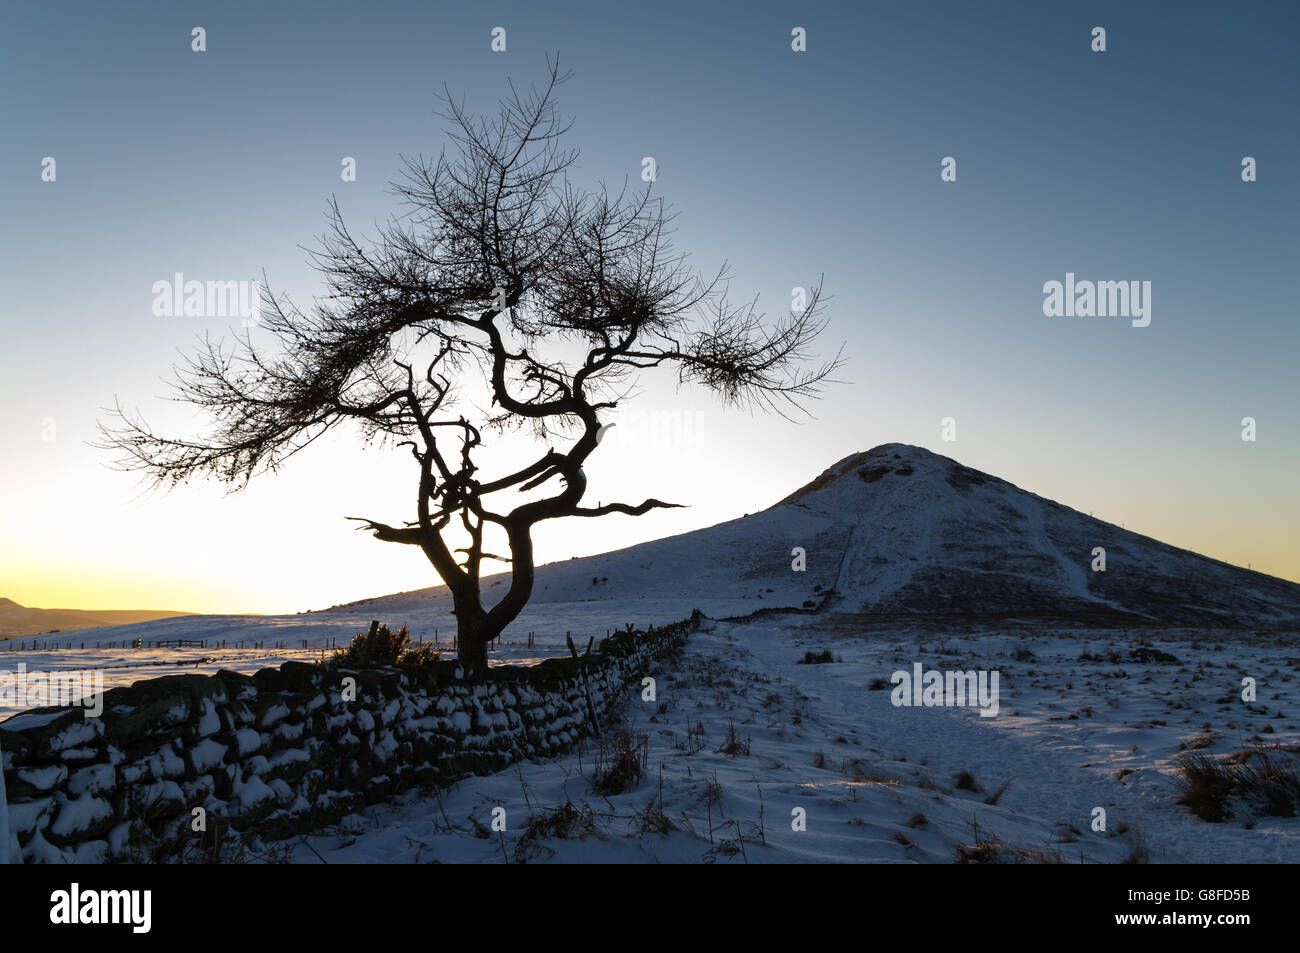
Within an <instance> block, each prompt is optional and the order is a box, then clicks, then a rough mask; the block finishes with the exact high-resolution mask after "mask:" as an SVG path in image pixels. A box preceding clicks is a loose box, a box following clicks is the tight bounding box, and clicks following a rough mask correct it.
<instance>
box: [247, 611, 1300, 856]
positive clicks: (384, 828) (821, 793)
mask: <svg viewBox="0 0 1300 953" xmlns="http://www.w3.org/2000/svg"><path fill="white" fill-rule="evenodd" d="M827 648H829V649H830V650H831V652H832V654H833V656H834V657H836V658H842V659H843V661H837V662H834V663H830V664H811V665H809V664H799V661H800V659H802V657H803V653H804V652H805V651H813V652H820V651H821V650H823V649H827ZM1112 649H1113V650H1115V651H1116V653H1117V656H1116V661H1111V660H1110V659H1109V656H1108V653H1109V652H1110V651H1111V650H1112ZM1152 650H1155V651H1158V652H1160V653H1165V654H1166V655H1168V656H1172V657H1173V658H1175V659H1177V661H1176V662H1174V661H1167V660H1166V661H1161V660H1160V659H1162V658H1163V656H1157V655H1154V653H1153V652H1152ZM1017 651H1019V660H1017V658H1016V653H1017ZM1026 653H1028V654H1026ZM1084 653H1088V654H1089V655H1092V654H1093V653H1101V655H1102V656H1103V657H1102V658H1101V659H1100V660H1096V661H1094V660H1091V659H1088V658H1085V660H1083V661H1081V660H1080V658H1079V657H1080V655H1082V654H1084ZM1133 653H1136V655H1135V654H1133ZM1297 655H1298V653H1297V652H1296V651H1295V650H1294V649H1288V650H1284V651H1279V650H1278V649H1277V648H1275V647H1273V646H1271V645H1270V644H1268V643H1267V642H1264V641H1259V642H1256V641H1253V640H1251V639H1243V638H1242V637H1241V636H1240V635H1237V636H1235V637H1231V638H1230V637H1229V636H1227V635H1224V637H1223V641H1222V642H1216V641H1213V640H1207V639H1205V638H1204V637H1200V638H1198V637H1197V636H1196V635H1195V634H1190V633H1189V635H1188V637H1187V638H1179V637H1174V638H1168V639H1161V640H1159V641H1150V642H1148V641H1147V640H1145V639H1141V638H1138V637H1134V638H1128V637H1122V636H1116V635H1115V634H1113V633H1108V634H1104V635H1103V634H1102V633H1087V632H1083V633H1069V634H1061V635H1054V636H1041V635H1040V636H1035V635H1015V636H1012V635H1009V634H1000V635H968V636H952V637H946V638H943V639H939V638H936V637H934V636H921V637H918V636H915V635H913V636H908V637H905V638H899V637H894V638H884V637H880V636H872V637H870V638H860V637H853V636H852V635H848V634H845V633H843V632H838V633H835V634H833V635H830V634H828V633H826V632H818V631H815V630H810V629H805V630H794V629H792V628H791V627H790V626H789V625H788V624H780V623H775V622H768V623H758V624H717V625H714V626H713V627H712V631H709V632H701V633H699V634H697V635H695V636H692V638H691V640H690V642H689V643H688V648H687V650H686V652H685V654H684V658H683V659H682V661H681V663H680V664H679V665H678V666H676V667H673V668H667V669H665V671H663V672H662V673H658V684H657V698H656V701H655V703H653V704H649V703H646V702H644V701H642V700H641V697H640V694H639V693H638V692H637V691H634V690H629V693H628V698H629V703H628V708H627V713H626V717H627V727H628V729H629V732H630V736H631V738H632V739H633V742H634V743H635V744H637V745H640V746H643V748H642V751H641V758H642V760H643V763H644V772H643V775H642V777H641V778H640V779H639V780H638V781H637V782H635V784H634V785H633V786H632V787H630V789H629V790H626V791H624V792H623V793H618V794H613V793H603V794H602V793H600V792H598V791H597V790H596V779H598V778H599V777H600V776H601V775H602V774H603V773H604V772H605V771H606V770H607V768H608V765H609V763H610V761H611V757H612V755H611V749H612V747H613V746H612V745H611V744H606V746H605V750H604V752H602V750H601V745H600V743H599V742H597V741H595V740H591V741H589V742H587V743H585V744H584V745H583V748H582V749H581V750H580V751H578V752H575V753H573V754H571V755H569V756H567V757H564V758H562V759H558V760H556V761H552V762H546V763H529V764H523V765H520V766H517V767H515V768H511V769H509V770H506V771H502V772H500V773H498V774H496V775H492V776H488V777H480V778H473V779H470V780H467V781H464V782H462V783H461V784H459V785H457V786H456V787H454V788H453V789H451V790H447V791H443V792H441V793H439V794H436V795H435V794H423V795H422V794H419V793H417V792H411V793H409V794H408V795H407V796H405V797H403V798H401V799H398V800H397V801H394V802H391V803H389V804H387V805H383V806H379V807H375V808H371V809H368V810H367V812H366V813H365V814H364V815H357V816H353V817H351V818H349V819H347V820H345V822H343V823H342V824H340V825H339V826H338V827H337V828H336V829H334V830H331V831H330V832H328V833H324V834H321V835H317V836H313V837H309V838H306V839H304V840H302V841H301V842H290V843H287V844H284V845H282V846H281V847H279V848H275V849H273V851H272V853H270V854H267V855H265V856H267V857H268V858H272V857H273V858H275V859H284V860H292V861H295V862H302V863H320V862H322V861H323V862H328V863H371V862H383V863H394V862H402V863H428V862H486V863H500V862H506V861H509V862H518V861H525V862H539V861H556V862H577V861H583V862H591V861H603V862H700V861H703V862H726V863H747V862H754V863H758V862H805V861H828V862H862V861H868V862H883V863H951V862H953V861H954V860H956V859H957V858H958V856H959V855H960V854H962V853H963V852H965V853H966V854H969V855H974V856H988V855H989V854H996V855H998V857H999V858H1000V859H1002V860H1009V861H1015V860H1022V861H1025V862H1034V863H1038V862H1058V861H1059V862H1063V863H1078V862H1080V861H1082V862H1085V863H1087V862H1097V863H1118V862H1123V861H1126V860H1128V861H1130V862H1133V861H1149V862H1152V863H1180V862H1208V863H1215V862H1284V863H1295V862H1300V822H1298V821H1297V820H1296V819H1295V818H1286V819H1284V818H1275V817H1268V816H1264V815H1261V816H1255V815H1253V814H1252V813H1251V811H1250V809H1249V807H1248V806H1244V805H1242V806H1239V807H1238V813H1237V814H1236V815H1235V816H1234V817H1233V818H1232V819H1231V820H1229V821H1227V822H1225V823H1220V824H1210V823H1207V822H1205V821H1202V820H1200V819H1199V818H1197V817H1195V816H1194V815H1193V814H1191V813H1190V812H1189V811H1188V810H1187V809H1186V808H1184V807H1181V806H1180V805H1179V804H1178V803H1177V802H1178V799H1179V796H1180V790H1179V784H1178V780H1177V778H1176V776H1175V767H1174V764H1175V761H1176V759H1177V758H1179V757H1180V756H1182V755H1184V754H1186V753H1187V752H1188V751H1192V750H1197V751H1205V752H1209V753H1226V752H1234V751H1239V750H1241V749H1242V748H1243V747H1248V746H1252V747H1264V746H1271V745H1283V746H1285V745H1295V744H1296V742H1297V722H1298V721H1300V719H1296V718H1294V717H1293V716H1294V715H1295V713H1296V711H1297V702H1298V701H1300V698H1297V687H1298V683H1297V677H1296V676H1297V670H1298V667H1300V657H1297ZM1135 658H1136V659H1142V658H1148V659H1152V658H1153V659H1155V660H1154V661H1133V659H1135ZM917 661H920V662H922V663H923V664H924V665H925V667H926V668H937V669H945V670H947V669H962V670H967V669H985V670H994V669H996V670H998V671H999V672H1000V673H1001V680H1000V687H1001V711H1000V713H999V714H998V716H997V717H992V718H982V717H980V715H979V713H978V711H976V710H973V709H954V708H923V707H919V708H907V707H895V706H894V705H893V704H892V703H891V687H890V686H888V685H886V687H884V688H880V687H873V683H875V684H876V685H877V686H878V685H879V680H881V679H884V680H885V681H886V682H887V681H888V679H889V677H890V675H891V674H892V673H893V672H894V671H895V670H897V669H909V668H910V667H911V665H912V664H913V663H914V662H917ZM1246 675H1252V676H1254V677H1256V678H1257V679H1258V683H1259V701H1258V702H1257V703H1255V704H1252V705H1247V704H1245V703H1243V702H1241V701H1240V698H1239V688H1240V683H1241V678H1242V677H1244V676H1246ZM1098 807H1101V808H1104V809H1105V812H1106V830H1105V831H1104V832H1101V831H1095V830H1093V818H1094V809H1095V808H1098ZM494 808H503V809H504V811H505V814H504V824H505V830H504V831H494V830H493V829H492V822H493V817H494V813H493V809H494ZM796 808H803V809H804V812H805V819H806V829H805V830H802V831H795V830H794V829H793V828H792V823H793V820H794V816H793V814H792V812H793V811H794V809H796ZM498 816H500V815H499V814H498ZM498 826H499V825H498Z"/></svg>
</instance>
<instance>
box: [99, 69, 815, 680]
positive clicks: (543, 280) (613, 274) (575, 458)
mask: <svg viewBox="0 0 1300 953" xmlns="http://www.w3.org/2000/svg"><path fill="white" fill-rule="evenodd" d="M565 79H567V75H562V74H561V73H560V72H559V67H558V61H557V62H556V63H554V64H550V68H549V80H548V82H546V83H545V84H544V85H543V86H542V87H540V88H536V87H534V88H531V89H530V90H529V91H528V92H526V93H525V92H521V91H520V90H518V89H516V88H515V87H514V85H513V84H512V85H511V87H510V95H509V96H508V97H506V98H504V99H502V100H501V101H500V104H499V112H498V113H497V114H496V115H495V116H492V117H490V118H486V117H478V116H474V115H471V114H469V113H468V112H466V110H465V107H464V105H463V103H462V104H457V103H456V102H455V101H454V100H453V99H452V98H451V96H450V95H449V94H448V95H445V96H444V98H443V102H444V103H445V109H444V111H443V112H442V113H441V115H442V116H443V118H444V119H446V120H448V122H449V126H450V128H449V129H448V135H449V136H450V139H451V141H452V148H451V149H450V153H451V154H450V155H449V154H448V151H447V150H444V152H443V153H442V155H440V157H439V158H438V159H437V160H436V161H435V162H429V161H426V160H425V159H424V158H418V159H415V160H407V161H406V168H405V171H404V177H403V179H402V180H401V181H400V182H398V183H396V184H395V186H394V188H395V191H396V192H397V194H398V195H399V196H400V197H401V198H402V199H403V202H404V205H405V207H406V212H405V214H404V215H402V216H400V217H398V218H395V219H394V220H392V221H390V222H388V223H387V224H386V225H384V226H381V227H380V228H379V233H378V236H377V237H376V238H374V239H372V240H370V241H367V242H360V241H357V240H354V238H353V236H352V234H351V233H350V232H349V230H348V229H347V227H345V225H344V223H343V219H342V216H341V215H340V213H339V209H338V206H337V204H336V203H334V202H331V205H330V229H329V231H328V232H327V234H326V235H325V237H324V238H323V240H322V244H321V247H320V249H319V250H317V251H316V252H313V253H312V254H313V261H314V264H315V265H316V267H317V268H319V270H320V271H321V272H322V273H323V274H324V276H325V278H326V284H327V287H328V294H327V295H325V296H324V297H322V298H321V299H319V300H317V301H316V302H315V303H314V305H313V307H312V308H311V309H310V312H309V313H308V312H304V311H302V310H300V309H298V308H297V307H295V306H294V305H293V304H292V302H290V301H288V300H287V299H282V298H279V297H275V296H272V300H271V302H270V305H269V307H268V309H267V310H268V312H269V313H267V314H265V315H264V316H263V319H262V323H261V325H260V326H261V327H262V328H263V329H265V330H266V331H268V332H269V333H270V336H271V339H272V340H273V341H274V342H275V344H276V345H277V347H276V350H275V352H274V353H273V354H272V355H268V354H267V353H265V352H264V350H263V349H260V348H258V347H255V346H254V345H253V342H252V338H251V334H250V335H246V336H245V337H244V338H243V339H242V340H240V341H239V342H238V344H237V345H236V347H235V348H234V349H233V350H232V351H229V352H228V351H227V350H226V349H225V348H224V346H222V345H221V344H213V343H212V341H211V340H208V341H206V342H205V344H204V346H202V347H200V348H199V349H198V351H197V352H196V353H195V354H194V355H193V356H192V357H190V358H188V361H187V363H186V364H185V365H184V366H182V367H179V368H177V372H176V382H175V387H176V390H177V392H178V397H179V399H182V400H184V401H187V402H190V403H192V404H195V405H197V406H199V407H202V408H204V409H205V410H206V411H208V412H209V414H210V416H211V418H212V421H213V427H212V429H211V431H210V433H209V434H207V435H206V436H204V437H202V438H199V439H174V438H170V437H166V436H163V435H160V434H158V433H156V432H155V431H153V430H152V429H150V427H149V426H148V425H147V424H146V423H145V422H144V421H143V419H141V418H139V417H138V416H136V417H135V418H134V419H133V418H132V417H131V416H130V415H128V414H126V413H125V412H123V410H122V408H121V406H120V405H119V406H118V407H117V409H116V412H115V418H116V420H115V422H114V425H113V426H108V425H102V426H101V430H102V433H103V437H104V439H103V440H102V441H101V446H106V447H109V448H112V449H115V450H117V451H119V452H120V454H121V456H120V458H119V461H118V463H119V465H120V466H122V467H124V468H127V469H138V470H143V471H145V472H146V473H147V474H148V475H149V476H150V477H151V479H152V481H153V483H155V484H156V485H159V486H162V487H164V488H169V487H171V486H174V485H176V484H177V483H179V482H183V481H187V480H188V479H190V478H191V477H193V476H196V475H204V476H215V477H216V478H218V479H219V480H221V481H223V482H224V483H226V484H227V485H228V486H229V487H230V488H231V489H235V490H237V489H242V488H243V486H245V485H247V482H248V480H249V479H250V478H252V477H253V476H254V475H256V474H258V473H261V472H269V471H274V470H276V469H277V468H278V467H279V466H280V465H281V464H283V463H284V461H285V460H286V459H288V458H289V457H291V456H293V455H294V454H295V453H297V452H298V451H299V450H301V449H303V448H304V447H306V446H307V445H308V444H310V443H311V442H312V441H314V440H315V439H316V438H318V437H319V436H321V435H322V434H323V433H325V432H326V431H327V430H329V429H330V428H331V427H334V426H336V425H338V424H342V423H347V422H355V423H357V424H359V425H360V429H361V432H362V435H363V436H364V437H365V438H366V439H367V440H374V439H376V438H378V439H379V440H381V441H382V440H391V441H394V442H396V443H397V444H398V445H399V446H405V447H409V448H410V452H411V454H412V456H413V457H414V458H415V462H416V464H417V465H418V468H419V488H418V492H417V494H416V500H415V503H416V519H415V520H414V521H413V522H408V523H405V524H402V525H390V524H387V523H381V522H377V521H375V520H371V519H365V520H362V522H363V523H364V524H365V526H364V528H368V529H370V530H371V531H373V533H374V535H375V537H376V538H378V539H381V540H384V541H387V542H393V543H403V544H409V545H413V546H419V547H420V548H421V549H422V550H423V551H424V554H425V556H427V557H428V559H429V561H430V562H431V563H432V564H433V567H434V569H435V570H436V571H437V573H438V575H439V576H440V577H441V579H442V580H443V582H444V583H446V585H447V587H448V588H449V590H450V592H451V597H452V600H453V604H454V611H455V615H456V620H457V629H458V635H459V651H460V658H461V660H462V661H463V662H464V663H466V665H467V667H468V668H469V669H470V670H472V671H479V670H481V669H483V668H484V667H485V666H486V664H487V645H488V643H489V642H490V641H491V640H492V639H494V638H496V637H497V636H498V635H499V634H500V633H501V632H502V630H503V629H504V628H505V626H506V625H507V624H509V623H510V622H511V621H512V620H513V619H515V618H516V617H517V616H518V615H519V612H520V610H521V609H523V607H524V605H525V604H526V603H527V601H528V599H529V597H530V595H531V593H532V588H533V535H532V534H533V527H534V526H536V525H537V524H538V523H540V522H542V521H543V520H551V519H558V518H560V517H595V516H604V515H606V514H610V513H625V514H629V515H633V516H639V515H641V514H643V513H646V512H648V511H650V510H652V509H656V508H660V507H670V506H674V505H676V504H671V503H665V502H662V501H660V500H657V499H647V500H643V501H641V502H640V503H635V504H632V503H605V504H603V505H598V506H583V505H581V504H582V499H583V495H584V492H585V491H586V488H587V477H586V475H585V474H584V472H583V467H584V466H585V465H586V462H587V458H588V457H589V456H590V455H591V454H592V452H593V451H594V450H595V449H596V447H597V444H598V442H599V435H600V430H601V420H600V415H601V412H602V411H607V410H609V409H611V408H614V407H616V406H617V405H618V403H619V401H620V400H621V399H623V398H625V397H626V395H627V392H628V388H629V385H630V384H631V383H632V381H633V380H634V375H636V374H637V373H639V372H640V371H641V370H643V369H647V368H656V367H661V366H666V367H672V368H675V369H676V371H677V373H678V377H679V380H680V381H682V382H689V383H696V384H700V385H703V386H704V387H705V388H708V389H710V390H712V391H714V392H715V393H716V394H717V395H719V396H720V398H721V399H722V400H723V401H724V402H726V403H730V404H740V405H748V406H754V405H757V406H760V407H761V408H763V409H766V410H774V411H776V412H778V413H781V412H783V411H785V410H786V409H788V408H792V407H793V408H798V407H800V406H801V402H802V400H803V399H804V398H808V397H811V396H814V395H815V394H816V393H817V391H818V390H819V389H820V387H821V385H823V384H824V383H826V382H827V381H828V380H829V377H828V375H830V374H831V373H832V372H833V370H834V368H836V367H837V366H838V365H839V363H840V361H839V358H838V356H837V357H836V358H835V359H834V360H832V361H828V362H824V363H820V364H816V365H815V366H812V367H805V366H804V364H805V361H806V360H807V359H808V358H809V355H808V354H807V353H806V351H807V349H808V346H809V344H810V342H811V341H812V340H813V338H814V337H815V336H816V335H817V334H818V333H819V332H820V331H821V329H822V328H823V326H824V318H823V317H822V316H821V313H820V312H821V308H820V306H819V296H820V285H818V287H817V288H815V289H813V291H812V292H811V293H810V295H809V300H808V303H807V307H805V308H804V309H802V310H800V311H798V312H792V313H791V314H790V315H789V316H788V317H784V318H782V319H781V320H779V321H776V322H773V323H770V324H769V323H768V322H766V320H765V318H764V316H763V315H761V314H760V313H758V312H757V311H756V309H755V307H754V304H753V303H750V304H747V305H742V306H732V305H730V304H729V303H728V301H727V298H726V289H725V276H724V273H723V272H719V273H718V274H717V275H716V276H715V277H713V278H712V279H709V280H705V279H703V278H701V277H700V276H699V275H698V274H696V273H695V272H694V271H693V270H692V269H691V268H689V267H688V266H687V264H686V261H685V256H684V255H682V254H679V253H677V252H676V251H674V249H673V247H672V245H671V243H670V241H669V238H668V225H669V223H670V221H671V217H672V216H671V215H669V214H668V213H667V212H666V210H665V208H664V206H663V204H662V201H660V200H658V199H652V198H651V196H650V191H649V188H647V189H646V191H645V192H643V193H642V192H637V193H630V192H629V191H628V189H627V188H626V187H625V188H624V189H623V190H622V191H620V192H619V193H617V194H614V193H611V192H610V191H609V190H608V189H606V188H605V187H604V186H601V187H600V188H598V189H596V190H593V191H580V190H578V189H575V188H574V187H573V186H572V185H571V183H570V182H569V180H568V171H569V170H570V168H571V167H572V166H573V163H574V160H575V159H576V157H577V153H576V152H575V151H572V150H568V149H566V148H564V147H563V146H562V144H561V138H562V136H563V135H564V134H565V133H566V132H567V131H568V128H569V125H568V124H566V123H565V122H563V121H562V120H561V118H560V117H559V115H558V114H557V112H556V110H555V107H554V102H553V99H554V93H555V89H556V86H557V85H558V84H559V83H561V82H563V81H564V80H565ZM555 351H559V352H561V353H560V354H558V355H557V354H556V353H553V352H555ZM565 351H567V354H566V353H563V352H565ZM475 384H477V386H479V387H480V388H481V389H482V391H483V394H484V399H485V401H486V403H487V407H486V409H483V410H480V411H479V413H478V414H476V415H475V419H474V420H471V419H470V418H469V417H467V416H466V415H465V413H463V412H460V410H461V408H463V407H464V406H465V405H466V404H469V403H471V402H472V401H471V400H470V399H469V398H467V397H466V396H465V395H464V394H463V393H462V392H463V391H465V390H466V388H469V387H472V386H473V385H475ZM453 411H456V412H453ZM520 425H523V426H525V427H527V428H530V429H531V430H532V433H533V436H534V437H535V438H539V439H540V441H541V443H542V445H545V446H546V447H547V449H546V451H545V452H544V453H542V454H541V455H540V456H539V457H538V458H537V459H536V460H535V461H534V462H532V463H531V464H529V465H528V466H525V467H523V468H522V469H519V470H517V471H515V472H513V473H508V474H503V475H501V476H498V477H496V478H495V479H487V478H485V477H484V476H481V475H480V474H479V470H478V468H477V467H476V466H475V463H474V456H475V451H476V450H477V449H478V448H479V447H480V446H481V445H482V444H483V433H484V432H501V431H504V430H507V429H511V428H514V427H517V426H520ZM551 481H555V482H554V483H551ZM547 484H550V489H549V491H545V490H542V488H543V487H544V485H547ZM506 491H513V492H514V493H520V492H523V493H525V494H526V496H525V497H517V498H516V504H515V505H514V506H511V505H510V504H509V503H508V502H505V503H498V502H496V501H497V500H501V499H502V494H505V493H506ZM531 491H538V493H542V494H543V495H541V496H540V498H536V497H537V493H533V492H531ZM547 492H549V495H544V494H545V493H547ZM350 518H355V517H350ZM485 528H493V532H494V533H495V534H497V535H501V534H502V533H503V534H504V538H505V541H506V544H507V545H508V547H509V556H508V557H505V556H495V555H494V554H492V553H490V552H488V551H487V550H486V549H485V545H484V543H485V541H484V530H485ZM457 542H463V543H464V545H463V546H461V547H459V548H457V547H456V543H457ZM485 559H503V560H504V561H506V562H508V563H509V565H510V585H509V588H508V589H507V590H506V593H505V596H504V597H503V598H501V600H500V601H499V602H497V603H496V604H495V605H493V606H491V607H490V608H489V607H488V606H485V605H484V601H483V597H482V595H483V594H482V593H481V591H480V575H479V573H480V567H481V565H482V562H483V560H485Z"/></svg>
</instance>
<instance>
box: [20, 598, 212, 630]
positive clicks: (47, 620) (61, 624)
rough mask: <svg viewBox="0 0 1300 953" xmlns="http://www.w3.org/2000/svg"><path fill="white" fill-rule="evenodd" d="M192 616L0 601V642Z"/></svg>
mask: <svg viewBox="0 0 1300 953" xmlns="http://www.w3.org/2000/svg"><path fill="white" fill-rule="evenodd" d="M193 614H194V613H192V612H177V611H175V610H172V609H33V608H31V607H29V606H22V605H19V604H18V603H16V602H14V601H13V600H12V599H3V598H0V640H3V639H21V638H26V637H27V636H31V635H39V634H41V633H43V632H50V631H53V630H55V629H57V630H58V631H60V632H75V631H78V630H80V629H97V628H99V627H100V626H105V625H128V624H130V623H132V622H152V621H153V620H154V619H170V618H172V617H174V616H182V615H193Z"/></svg>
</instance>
